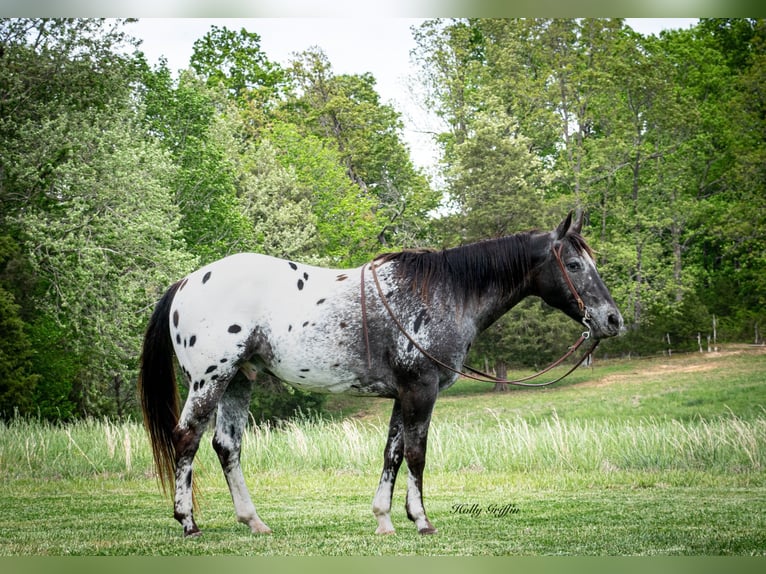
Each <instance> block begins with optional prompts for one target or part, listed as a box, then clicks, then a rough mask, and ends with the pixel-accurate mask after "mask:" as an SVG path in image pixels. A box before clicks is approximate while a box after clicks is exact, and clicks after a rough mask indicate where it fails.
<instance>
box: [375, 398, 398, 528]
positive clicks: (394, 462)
mask: <svg viewBox="0 0 766 574" xmlns="http://www.w3.org/2000/svg"><path fill="white" fill-rule="evenodd" d="M403 456H404V435H403V426H402V408H401V405H400V404H399V401H398V400H396V401H394V408H393V410H392V411H391V422H390V423H389V426H388V440H387V442H386V449H385V451H384V454H383V472H382V473H381V475H380V483H379V484H378V490H377V492H376V493H375V498H374V499H373V501H372V512H373V514H374V515H375V518H376V519H377V520H378V528H377V530H376V531H375V534H393V533H394V525H393V523H392V522H391V497H392V496H393V492H394V484H395V483H396V475H397V473H398V472H399V467H400V466H401V464H402V460H403Z"/></svg>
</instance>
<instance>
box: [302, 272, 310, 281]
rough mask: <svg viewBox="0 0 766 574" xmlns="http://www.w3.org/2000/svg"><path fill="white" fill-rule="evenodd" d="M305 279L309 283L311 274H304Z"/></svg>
mask: <svg viewBox="0 0 766 574" xmlns="http://www.w3.org/2000/svg"><path fill="white" fill-rule="evenodd" d="M303 278H304V279H305V280H306V281H308V280H309V274H308V273H304V274H303Z"/></svg>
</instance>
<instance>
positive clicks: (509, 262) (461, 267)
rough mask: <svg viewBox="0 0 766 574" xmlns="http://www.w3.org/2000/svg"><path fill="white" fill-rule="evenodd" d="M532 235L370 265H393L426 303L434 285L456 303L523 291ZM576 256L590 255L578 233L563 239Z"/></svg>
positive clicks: (387, 257) (411, 253) (390, 256)
mask: <svg viewBox="0 0 766 574" xmlns="http://www.w3.org/2000/svg"><path fill="white" fill-rule="evenodd" d="M537 233H538V232H537V231H535V230H533V231H525V232H521V233H517V234H514V235H508V236H505V237H499V238H495V239H485V240H483V241H478V242H476V243H469V244H467V245H461V246H459V247H451V248H448V249H442V250H407V251H400V252H396V253H385V254H383V255H379V256H378V257H377V258H376V259H375V261H376V262H388V261H393V262H396V263H397V265H396V269H397V275H398V277H399V278H400V279H402V280H403V281H405V282H406V283H409V285H410V286H411V288H412V290H413V291H414V292H415V293H420V296H421V297H422V298H423V299H424V300H425V301H428V300H429V298H430V296H431V295H432V294H433V293H434V290H435V289H436V288H437V287H438V286H439V285H446V286H448V287H449V288H450V289H451V291H452V292H453V293H454V294H455V296H456V297H457V298H458V300H459V301H460V302H461V303H465V302H466V301H467V300H468V299H470V298H472V297H474V296H477V295H481V294H483V293H486V292H487V291H488V290H490V289H491V290H494V291H496V292H498V293H499V294H500V296H501V297H506V296H509V295H511V294H512V293H513V292H514V291H516V290H518V289H520V288H523V287H524V285H525V282H526V281H528V280H529V279H530V271H531V269H532V247H531V238H532V236H533V235H535V234H537ZM565 240H566V241H569V242H570V243H571V245H572V246H573V247H574V248H575V249H576V250H577V252H578V253H583V252H585V253H588V254H589V255H590V256H591V257H593V251H592V250H591V248H590V246H589V245H588V244H587V243H586V242H585V239H584V238H583V237H582V235H580V234H579V233H569V234H568V235H567V236H566V238H565Z"/></svg>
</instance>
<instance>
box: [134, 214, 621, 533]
mask: <svg viewBox="0 0 766 574" xmlns="http://www.w3.org/2000/svg"><path fill="white" fill-rule="evenodd" d="M581 227H582V214H581V213H578V214H577V216H576V217H573V214H572V213H570V214H569V215H568V216H567V217H566V218H565V219H564V220H563V221H562V222H561V224H560V225H559V226H558V227H557V228H556V229H555V230H553V231H551V232H540V231H527V232H522V233H517V234H514V235H509V236H506V237H502V238H496V239H489V240H485V241H481V242H478V243H473V244H469V245H464V246H460V247H455V248H451V249H445V250H442V251H403V252H400V253H390V254H387V255H385V256H382V257H380V258H377V259H375V260H374V261H372V262H370V263H368V264H366V265H364V266H362V267H359V268H356V269H325V268H320V267H314V266H310V265H304V264H301V263H298V262H297V261H288V260H283V259H277V258H274V257H268V256H265V255H259V254H253V253H242V254H238V255H232V256H229V257H226V258H224V259H221V260H219V261H216V262H214V263H211V264H209V265H206V266H205V267H203V268H202V269H199V270H198V271H195V272H193V273H191V274H190V275H188V276H187V277H185V278H183V279H182V280H180V281H178V282H177V283H175V284H174V285H172V286H171V287H170V288H169V289H168V291H167V292H166V293H165V295H164V296H163V297H162V298H161V300H160V301H159V303H158V304H157V306H156V308H155V310H154V312H153V314H152V316H151V319H150V321H149V324H148V327H147V331H146V335H145V339H144V344H143V352H142V357H141V367H140V375H139V395H140V401H141V405H142V409H143V413H144V419H145V424H146V427H147V430H148V433H149V436H150V439H151V444H152V449H153V454H154V460H155V464H156V467H157V471H158V476H159V478H160V481H161V483H162V485H163V486H166V485H170V484H174V485H175V506H174V510H175V513H174V516H175V518H176V520H178V521H179V522H180V523H181V525H182V526H183V532H184V535H186V536H194V535H198V534H199V533H200V530H199V528H198V527H197V524H196V522H195V520H194V516H193V506H194V505H193V496H192V491H193V487H192V482H193V481H192V463H193V461H194V456H195V454H196V452H197V449H198V447H199V444H200V439H201V437H202V434H203V432H204V430H205V428H206V427H207V425H208V423H209V422H210V421H211V419H212V418H213V416H214V415H215V431H214V436H213V447H214V449H215V451H216V453H217V455H218V458H219V460H220V463H221V466H222V468H223V472H224V475H225V477H226V481H227V483H228V486H229V490H230V492H231V497H232V500H233V503H234V509H235V512H236V516H237V518H238V520H239V521H240V522H242V523H244V524H246V525H248V526H249V527H250V529H251V530H252V531H253V532H256V533H268V532H270V531H271V530H270V529H269V527H268V526H267V525H266V524H265V523H264V522H263V521H262V520H261V518H260V517H259V516H258V513H257V512H256V509H255V506H254V504H253V502H252V500H251V498H250V493H249V491H248V488H247V486H246V484H245V480H244V477H243V474H242V468H241V467H240V448H241V445H242V433H243V431H244V428H245V425H246V423H247V420H248V407H249V403H250V394H251V391H252V388H253V385H254V384H255V382H256V380H257V378H258V375H259V373H267V374H269V375H272V376H274V377H277V378H279V379H281V380H282V381H285V382H287V383H288V384H290V385H293V386H295V387H298V388H301V389H306V390H311V391H322V392H329V393H351V394H356V395H368V396H378V397H387V398H390V399H392V400H393V411H392V413H391V420H390V427H389V432H388V440H387V443H386V446H385V449H384V453H383V471H382V474H381V477H380V482H379V485H378V488H377V491H376V493H375V496H374V499H373V505H372V510H373V513H374V515H375V517H376V519H377V523H378V526H377V531H376V532H377V533H379V534H386V533H392V532H394V525H393V523H392V521H391V499H392V493H393V489H394V482H395V480H396V477H397V472H398V470H399V467H400V465H401V463H402V461H406V463H407V468H408V470H409V475H408V479H407V492H406V504H405V507H406V511H407V516H408V518H409V519H410V520H412V521H413V522H414V523H415V526H416V527H417V529H418V531H419V532H420V533H422V534H427V533H434V532H436V529H435V528H434V527H433V525H432V524H431V522H430V521H429V519H428V517H427V515H426V511H425V508H424V506H423V470H424V467H425V462H426V443H427V439H428V428H429V423H430V421H431V413H432V410H433V407H434V402H435V401H436V398H437V396H438V394H439V392H440V391H442V390H444V389H446V388H447V387H449V386H450V385H452V384H453V383H454V382H455V380H456V379H457V377H458V374H457V371H458V370H459V368H460V366H461V365H462V364H463V360H464V358H465V356H466V354H467V352H468V349H469V347H470V345H471V342H472V341H473V340H474V338H475V337H476V336H477V335H478V334H479V333H481V332H482V331H483V330H484V329H486V328H487V327H488V326H489V325H491V324H492V323H493V322H494V321H495V320H497V319H498V318H499V317H500V316H502V315H503V314H504V313H505V312H507V311H508V310H509V309H510V308H511V307H513V306H514V305H516V304H517V303H518V302H519V301H521V300H522V299H523V298H525V297H527V296H530V295H535V296H538V297H540V298H542V299H543V300H544V301H545V302H547V303H548V304H549V305H551V306H553V307H556V308H558V309H560V310H561V311H563V312H564V313H566V314H567V315H569V316H570V317H572V318H573V319H574V320H576V321H585V322H586V323H587V326H588V327H589V330H590V334H591V336H592V337H593V339H594V340H599V339H601V338H605V337H611V336H614V335H617V334H618V333H619V332H620V331H621V330H622V329H623V319H622V316H621V315H620V311H619V310H618V309H617V307H616V305H615V303H614V301H613V300H612V297H611V295H610V293H609V291H608V289H607V288H606V287H605V285H604V283H603V282H602V280H601V278H600V276H599V274H598V271H597V270H596V266H595V263H594V260H593V257H592V252H591V250H590V248H589V247H588V245H587V244H586V242H585V241H584V239H583V237H582V236H581V234H580V233H581ZM365 272H366V274H365ZM397 323H398V324H399V325H397ZM174 355H175V357H176V359H177V362H178V366H179V368H180V371H181V372H182V373H183V378H184V379H185V381H184V382H185V384H186V385H188V388H189V392H188V397H187V399H186V402H185V404H184V405H183V410H181V411H180V414H179V403H180V400H179V395H178V387H177V385H176V382H175V376H174V373H175V366H174V362H173V356H174Z"/></svg>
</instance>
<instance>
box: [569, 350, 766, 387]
mask: <svg viewBox="0 0 766 574" xmlns="http://www.w3.org/2000/svg"><path fill="white" fill-rule="evenodd" d="M742 354H748V355H751V354H756V355H766V347H763V346H746V347H745V346H742V347H739V346H738V347H734V348H730V349H726V350H721V351H716V352H712V353H701V354H699V353H697V354H694V355H683V356H675V357H667V358H664V359H663V358H654V359H649V361H651V363H650V364H647V365H646V367H645V368H640V367H641V366H642V365H640V364H639V365H637V368H636V369H635V370H633V371H631V372H629V373H620V374H615V375H605V376H603V377H600V378H598V379H595V380H592V381H586V382H583V383H580V384H579V385H577V386H578V387H581V388H583V387H585V388H587V387H605V386H607V385H612V384H615V383H632V382H635V383H640V382H643V381H646V380H647V379H651V378H656V377H663V376H666V375H674V374H680V373H704V372H707V371H713V370H717V369H722V368H726V366H727V361H726V359H728V358H730V357H734V356H737V355H742ZM660 361H665V362H662V363H660Z"/></svg>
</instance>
